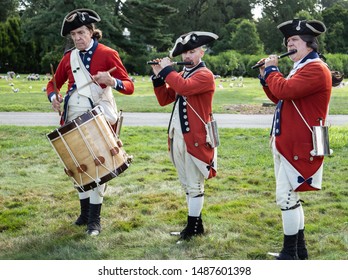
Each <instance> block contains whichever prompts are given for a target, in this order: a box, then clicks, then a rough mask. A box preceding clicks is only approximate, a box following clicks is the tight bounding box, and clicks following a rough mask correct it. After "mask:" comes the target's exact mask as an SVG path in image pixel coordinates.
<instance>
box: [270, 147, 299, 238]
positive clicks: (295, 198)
mask: <svg viewBox="0 0 348 280" xmlns="http://www.w3.org/2000/svg"><path fill="white" fill-rule="evenodd" d="M272 150H273V159H274V172H275V177H276V202H277V205H278V206H279V207H280V209H281V210H282V221H283V232H284V234H285V235H294V234H297V233H298V231H299V230H300V229H303V228H304V212H303V208H302V205H301V202H300V195H299V194H298V193H297V192H294V191H293V189H292V187H291V185H290V182H289V179H288V177H287V175H286V170H285V168H284V164H282V161H281V157H280V154H279V152H278V151H277V149H276V147H275V144H274V141H273V144H272Z"/></svg>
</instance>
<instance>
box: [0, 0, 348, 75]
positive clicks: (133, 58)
mask: <svg viewBox="0 0 348 280" xmlns="http://www.w3.org/2000/svg"><path fill="white" fill-rule="evenodd" d="M0 4H1V7H2V8H1V9H0V72H7V71H15V72H20V73H33V72H35V73H45V72H49V70H50V68H49V65H50V64H53V65H58V63H59V61H60V59H61V57H62V55H63V53H64V51H66V50H67V49H69V48H71V47H72V46H73V45H72V42H71V40H70V39H69V38H63V37H61V36H60V30H61V25H62V20H63V18H64V16H65V15H66V14H67V13H68V12H69V11H71V10H73V9H77V8H82V7H83V8H89V9H93V10H95V11H96V12H97V13H98V14H99V15H100V17H101V19H102V21H101V22H100V23H98V24H97V27H98V28H99V29H101V30H102V31H103V39H102V41H101V42H102V43H104V44H106V45H108V46H110V47H112V48H114V49H116V50H117V51H118V52H119V53H120V56H121V57H122V60H123V62H124V64H125V66H126V68H127V70H128V71H129V72H130V73H137V74H141V75H145V74H149V73H150V70H151V68H150V67H149V66H148V65H146V61H148V60H151V59H153V58H157V57H164V56H168V51H169V50H170V49H171V48H172V46H173V43H174V42H175V40H176V38H177V37H178V36H179V35H181V34H184V33H187V32H189V31H194V30H203V31H210V32H214V33H216V34H217V35H219V39H218V40H217V41H215V42H214V43H212V44H211V45H209V46H208V47H209V48H208V50H207V55H206V56H205V60H206V62H207V63H208V64H209V67H210V68H211V69H212V70H213V72H214V73H216V74H220V75H221V76H228V75H236V76H239V75H245V76H255V71H254V70H253V71H251V70H250V67H251V66H252V65H253V64H254V63H255V62H256V61H258V59H259V58H261V57H264V56H266V55H267V54H271V53H282V52H285V51H286V50H285V47H284V46H283V38H282V36H281V33H280V32H279V31H278V30H277V28H276V27H277V25H278V24H280V23H282V22H284V21H287V20H291V19H293V18H301V19H317V20H321V21H323V22H324V23H325V25H326V27H327V32H326V33H325V34H324V35H322V36H320V37H319V38H320V51H321V53H323V54H324V55H325V56H326V57H327V58H328V64H329V65H332V67H333V68H335V70H339V71H341V72H344V73H348V69H347V68H348V58H347V56H348V1H347V0H337V1H335V0H304V1H297V0H99V1H98V0H0ZM255 7H262V13H261V14H260V17H258V18H255V17H254V15H253V9H254V8H255ZM282 63H283V64H284V66H285V67H291V66H290V65H288V62H286V60H284V62H283V61H282Z"/></svg>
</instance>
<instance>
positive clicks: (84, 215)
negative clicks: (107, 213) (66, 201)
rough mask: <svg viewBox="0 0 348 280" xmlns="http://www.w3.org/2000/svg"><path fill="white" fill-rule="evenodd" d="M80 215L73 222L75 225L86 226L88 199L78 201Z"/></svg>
mask: <svg viewBox="0 0 348 280" xmlns="http://www.w3.org/2000/svg"><path fill="white" fill-rule="evenodd" d="M80 208H81V214H80V216H79V217H78V218H77V220H76V221H75V223H74V224H75V225H77V226H83V225H87V224H88V216H89V197H88V198H85V199H80Z"/></svg>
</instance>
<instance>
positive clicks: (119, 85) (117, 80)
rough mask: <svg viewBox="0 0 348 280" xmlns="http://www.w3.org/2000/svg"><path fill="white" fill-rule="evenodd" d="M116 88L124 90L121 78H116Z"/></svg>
mask: <svg viewBox="0 0 348 280" xmlns="http://www.w3.org/2000/svg"><path fill="white" fill-rule="evenodd" d="M114 88H115V89H116V90H123V89H124V85H123V82H122V81H121V80H119V79H116V78H115V87H114Z"/></svg>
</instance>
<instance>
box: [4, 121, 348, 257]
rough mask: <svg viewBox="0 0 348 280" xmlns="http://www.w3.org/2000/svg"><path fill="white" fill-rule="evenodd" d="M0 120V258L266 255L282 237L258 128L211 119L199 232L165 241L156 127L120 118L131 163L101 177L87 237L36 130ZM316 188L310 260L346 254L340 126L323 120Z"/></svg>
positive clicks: (177, 224) (310, 201)
mask: <svg viewBox="0 0 348 280" xmlns="http://www.w3.org/2000/svg"><path fill="white" fill-rule="evenodd" d="M52 129H53V128H52V127H25V128H20V127H10V126H0V147H1V157H0V158H1V162H2V164H1V166H2V168H1V171H0V248H1V250H0V259H35V260H36V259H92V260H99V259H120V260H127V259H129V260H134V259H164V260H167V259H178V260H182V259H210V260H218V259H226V260H227V259H232V260H233V259H238V260H267V259H272V258H271V257H270V256H268V255H267V252H268V251H273V252H277V251H279V250H280V249H281V245H282V226H281V217H280V210H279V209H278V207H277V206H276V205H275V197H274V192H275V186H274V177H273V163H272V156H271V152H270V150H269V148H268V129H221V130H220V134H221V142H222V144H221V146H220V147H219V159H218V167H219V170H218V176H217V177H216V178H213V179H211V180H208V181H207V182H206V195H205V206H204V210H203V220H204V225H205V229H206V234H205V235H203V236H201V237H198V238H195V239H194V240H192V241H191V242H184V243H182V244H180V245H177V244H175V242H176V239H175V237H171V236H170V235H169V232H170V231H172V230H181V229H182V228H183V227H184V225H185V221H186V215H187V212H186V211H187V210H186V203H185V198H184V194H183V192H182V191H181V188H180V186H179V183H178V181H177V178H176V172H175V170H174V168H173V166H172V164H171V163H170V161H169V159H168V154H167V146H166V145H167V144H166V129H165V128H144V127H126V128H124V130H123V132H122V135H123V143H124V145H125V149H126V151H127V152H128V153H129V154H131V155H133V156H134V162H133V163H132V165H131V166H130V167H129V168H128V169H127V170H126V171H125V172H124V173H122V174H121V175H120V176H119V177H118V178H115V179H113V180H111V181H110V184H109V187H108V191H107V194H106V196H105V199H104V206H103V209H102V226H103V231H102V233H101V234H100V235H99V236H98V237H97V238H90V237H88V236H86V235H85V233H84V229H83V228H81V227H77V226H74V225H72V223H73V221H74V220H75V219H76V217H77V214H78V211H79V205H78V204H79V203H78V198H77V194H76V191H75V190H74V189H73V187H72V183H71V181H70V179H69V178H68V177H67V176H66V175H65V174H64V172H63V168H62V166H61V163H60V161H59V160H58V158H57V156H56V154H55V152H54V151H53V150H52V148H51V146H50V144H49V142H48V140H47V139H46V136H45V135H46V134H47V133H49V132H51V131H52ZM331 132H332V134H331V142H332V143H331V145H332V148H333V150H334V155H333V156H332V157H329V158H327V159H326V163H325V171H324V183H323V190H322V191H319V192H309V193H304V194H303V196H302V199H303V200H304V201H305V202H304V209H305V215H306V231H307V243H308V249H309V253H310V258H311V259H314V260H346V259H348V255H347V249H348V238H347V237H348V223H347V213H348V189H347V184H348V178H347V172H348V167H347V166H348V159H347V156H346V155H347V153H348V146H347V144H346V143H347V140H348V128H336V127H332V129H331Z"/></svg>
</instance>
